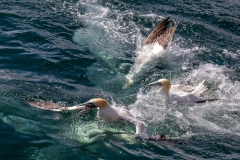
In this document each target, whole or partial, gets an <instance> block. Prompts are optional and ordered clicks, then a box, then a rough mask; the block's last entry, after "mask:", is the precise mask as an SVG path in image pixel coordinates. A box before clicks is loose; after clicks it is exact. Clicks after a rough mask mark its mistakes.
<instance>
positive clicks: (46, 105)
mask: <svg viewBox="0 0 240 160" xmlns="http://www.w3.org/2000/svg"><path fill="white" fill-rule="evenodd" d="M26 102H27V103H28V104H29V105H30V106H33V107H36V108H39V109H43V110H50V111H58V112H59V111H69V110H80V109H82V111H81V112H86V111H88V110H90V109H89V108H87V107H86V106H82V105H76V106H72V107H65V106H63V105H60V104H57V103H53V102H47V101H43V100H35V99H28V100H27V101H26Z"/></svg>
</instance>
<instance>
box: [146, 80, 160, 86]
mask: <svg viewBox="0 0 240 160" xmlns="http://www.w3.org/2000/svg"><path fill="white" fill-rule="evenodd" d="M147 86H162V83H161V82H158V81H156V82H153V83H149V84H147Z"/></svg>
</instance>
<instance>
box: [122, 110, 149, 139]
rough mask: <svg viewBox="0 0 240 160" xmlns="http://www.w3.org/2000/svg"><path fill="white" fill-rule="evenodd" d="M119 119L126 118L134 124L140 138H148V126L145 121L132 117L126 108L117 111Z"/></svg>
mask: <svg viewBox="0 0 240 160" xmlns="http://www.w3.org/2000/svg"><path fill="white" fill-rule="evenodd" d="M118 114H119V116H120V117H121V119H123V120H126V121H127V122H130V123H132V124H134V125H135V126H136V135H137V136H140V137H142V138H149V135H148V126H147V124H146V123H144V122H142V121H140V120H138V119H136V118H134V116H133V115H132V114H131V113H130V112H129V111H128V110H120V111H118Z"/></svg>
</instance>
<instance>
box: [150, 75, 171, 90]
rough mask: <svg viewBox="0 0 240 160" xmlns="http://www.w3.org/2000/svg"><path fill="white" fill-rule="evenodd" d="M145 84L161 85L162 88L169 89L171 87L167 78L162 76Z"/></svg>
mask: <svg viewBox="0 0 240 160" xmlns="http://www.w3.org/2000/svg"><path fill="white" fill-rule="evenodd" d="M147 86H161V88H162V89H164V90H166V91H169V90H170V88H171V83H170V81H169V80H167V79H165V78H163V79H159V80H158V81H156V82H153V83H150V84H147Z"/></svg>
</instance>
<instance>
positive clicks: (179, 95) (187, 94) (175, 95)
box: [147, 79, 217, 103]
mask: <svg viewBox="0 0 240 160" xmlns="http://www.w3.org/2000/svg"><path fill="white" fill-rule="evenodd" d="M204 82H205V81H204V80H203V81H202V82H201V83H199V84H198V85H197V86H196V87H192V86H187V85H181V84H178V85H173V86H171V83H170V81H169V80H167V79H160V80H158V81H156V82H153V83H150V84H147V86H160V87H161V88H160V94H162V95H163V96H164V97H165V98H166V99H167V100H169V101H176V102H179V103H204V102H209V101H215V100H217V99H204V98H202V97H199V95H200V94H201V93H203V92H205V91H206V90H207V87H206V86H205V85H204Z"/></svg>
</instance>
